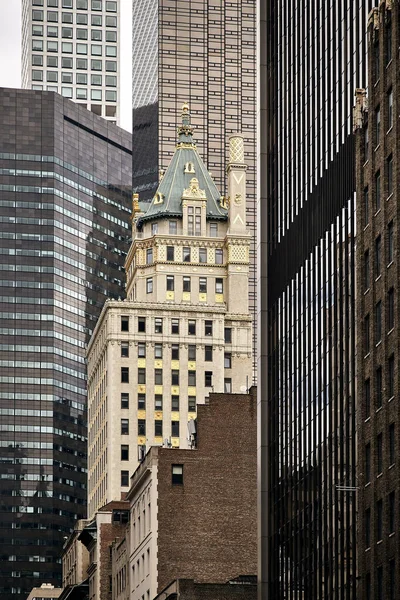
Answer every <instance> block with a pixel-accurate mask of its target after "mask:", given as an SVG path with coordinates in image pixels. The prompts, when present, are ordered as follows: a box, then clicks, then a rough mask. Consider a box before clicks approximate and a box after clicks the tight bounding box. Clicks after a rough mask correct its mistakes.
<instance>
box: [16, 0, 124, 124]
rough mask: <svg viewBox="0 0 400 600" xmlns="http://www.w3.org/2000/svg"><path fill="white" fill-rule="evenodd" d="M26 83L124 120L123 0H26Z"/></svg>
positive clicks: (113, 119)
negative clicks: (121, 8) (121, 47)
mask: <svg viewBox="0 0 400 600" xmlns="http://www.w3.org/2000/svg"><path fill="white" fill-rule="evenodd" d="M21 65H22V87H23V88H25V89H33V90H47V91H51V92H58V93H59V94H61V95H62V96H64V97H65V98H70V99H71V100H74V102H78V103H80V104H83V105H84V106H85V107H87V108H88V109H89V110H91V111H92V112H93V113H95V114H96V115H100V116H102V117H103V118H105V119H107V120H108V121H110V122H111V123H117V124H119V120H120V100H121V98H120V0H22V60H21Z"/></svg>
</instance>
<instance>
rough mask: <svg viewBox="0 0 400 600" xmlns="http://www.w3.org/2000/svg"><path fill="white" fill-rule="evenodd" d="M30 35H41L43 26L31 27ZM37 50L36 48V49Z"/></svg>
mask: <svg viewBox="0 0 400 600" xmlns="http://www.w3.org/2000/svg"><path fill="white" fill-rule="evenodd" d="M32 35H40V36H42V35H43V25H32ZM36 49H37V47H36Z"/></svg>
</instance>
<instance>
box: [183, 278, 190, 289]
mask: <svg viewBox="0 0 400 600" xmlns="http://www.w3.org/2000/svg"><path fill="white" fill-rule="evenodd" d="M183 291H184V292H190V277H185V276H184V277H183Z"/></svg>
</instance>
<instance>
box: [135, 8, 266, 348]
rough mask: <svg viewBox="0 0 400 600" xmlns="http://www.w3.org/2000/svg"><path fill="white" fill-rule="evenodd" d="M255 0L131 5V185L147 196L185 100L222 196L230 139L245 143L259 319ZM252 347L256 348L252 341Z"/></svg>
mask: <svg viewBox="0 0 400 600" xmlns="http://www.w3.org/2000/svg"><path fill="white" fill-rule="evenodd" d="M255 9H256V4H255V2H254V0H231V1H229V2H227V1H226V2H221V0H190V1H189V0H135V2H134V3H133V26H132V30H133V76H132V81H133V187H134V191H135V192H138V193H139V197H140V200H141V201H142V200H144V201H146V200H147V201H150V200H151V199H152V198H153V196H154V193H155V191H156V189H157V187H158V180H159V172H160V170H162V169H165V168H166V166H167V165H168V162H169V160H170V156H171V154H172V152H173V149H174V146H175V129H176V127H177V126H178V125H179V122H178V121H177V115H178V114H179V110H180V107H181V105H182V103H183V102H188V103H189V105H190V108H191V110H192V113H193V115H195V119H194V123H193V125H194V126H195V131H196V140H197V145H198V148H199V152H200V154H201V156H202V158H203V160H204V162H205V164H206V166H207V168H208V169H209V171H210V172H211V174H212V177H213V179H214V181H215V184H216V186H217V188H218V189H219V190H220V191H221V193H222V194H224V189H225V170H226V167H227V164H228V153H227V152H228V150H227V146H226V140H227V139H228V136H229V135H230V134H232V133H235V132H238V131H239V132H241V133H242V134H243V136H244V139H245V144H246V162H247V164H248V171H247V224H248V227H249V229H250V230H251V232H252V234H253V241H252V245H251V248H250V285H249V299H250V310H251V312H252V314H253V317H254V318H255V248H256V241H255V239H256V230H255V225H256V223H255V176H256V175H255V155H256V133H255V132H256V121H255V97H256V37H255V17H256V15H255ZM254 347H255V346H254Z"/></svg>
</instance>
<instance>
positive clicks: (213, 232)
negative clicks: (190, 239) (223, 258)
mask: <svg viewBox="0 0 400 600" xmlns="http://www.w3.org/2000/svg"><path fill="white" fill-rule="evenodd" d="M210 237H218V223H210Z"/></svg>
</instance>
